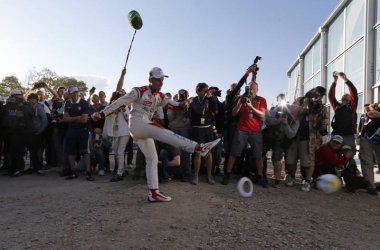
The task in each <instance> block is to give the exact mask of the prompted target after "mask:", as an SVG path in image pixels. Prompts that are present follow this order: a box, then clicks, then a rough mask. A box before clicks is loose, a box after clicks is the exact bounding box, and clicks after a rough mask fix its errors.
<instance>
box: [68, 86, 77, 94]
mask: <svg viewBox="0 0 380 250" xmlns="http://www.w3.org/2000/svg"><path fill="white" fill-rule="evenodd" d="M74 92H79V89H78V87H77V86H70V87H69V94H71V93H74Z"/></svg>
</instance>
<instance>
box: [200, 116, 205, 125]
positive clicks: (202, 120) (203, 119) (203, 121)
mask: <svg viewBox="0 0 380 250" xmlns="http://www.w3.org/2000/svg"><path fill="white" fill-rule="evenodd" d="M201 124H202V125H204V124H205V118H203V117H202V118H201Z"/></svg>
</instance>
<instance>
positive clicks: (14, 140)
mask: <svg viewBox="0 0 380 250" xmlns="http://www.w3.org/2000/svg"><path fill="white" fill-rule="evenodd" d="M26 138H27V134H26V133H24V132H22V131H17V132H12V133H9V134H7V135H6V144H7V145H6V147H7V148H8V150H9V151H8V152H9V157H10V166H9V170H10V172H11V173H14V172H16V171H23V170H24V168H25V162H24V152H25V145H26Z"/></svg>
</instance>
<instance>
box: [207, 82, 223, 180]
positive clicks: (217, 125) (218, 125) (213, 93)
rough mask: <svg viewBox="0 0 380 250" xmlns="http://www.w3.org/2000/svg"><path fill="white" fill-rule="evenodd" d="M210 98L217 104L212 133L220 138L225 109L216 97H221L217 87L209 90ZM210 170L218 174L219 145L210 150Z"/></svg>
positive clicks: (219, 160) (220, 156) (220, 151)
mask: <svg viewBox="0 0 380 250" xmlns="http://www.w3.org/2000/svg"><path fill="white" fill-rule="evenodd" d="M209 94H210V98H212V99H213V100H214V101H215V102H216V103H217V106H218V107H217V112H216V114H215V115H214V116H213V118H214V119H213V121H212V125H213V126H212V131H213V133H214V137H215V138H222V136H223V132H224V118H225V107H224V103H222V102H220V101H219V99H218V97H221V95H222V91H221V90H220V89H219V88H218V87H210V88H209ZM212 159H213V161H212V165H213V167H212V169H213V173H215V175H218V174H219V172H220V169H219V165H220V163H221V161H222V147H221V145H219V146H217V147H215V148H214V149H213V150H212Z"/></svg>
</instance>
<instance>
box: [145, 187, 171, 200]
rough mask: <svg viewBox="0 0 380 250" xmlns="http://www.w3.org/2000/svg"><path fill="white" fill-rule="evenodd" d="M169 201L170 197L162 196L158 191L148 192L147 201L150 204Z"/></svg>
mask: <svg viewBox="0 0 380 250" xmlns="http://www.w3.org/2000/svg"><path fill="white" fill-rule="evenodd" d="M171 200H172V197H170V196H166V195H164V194H163V193H161V192H160V190H158V189H151V190H149V195H148V201H150V202H156V201H171Z"/></svg>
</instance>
